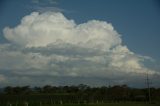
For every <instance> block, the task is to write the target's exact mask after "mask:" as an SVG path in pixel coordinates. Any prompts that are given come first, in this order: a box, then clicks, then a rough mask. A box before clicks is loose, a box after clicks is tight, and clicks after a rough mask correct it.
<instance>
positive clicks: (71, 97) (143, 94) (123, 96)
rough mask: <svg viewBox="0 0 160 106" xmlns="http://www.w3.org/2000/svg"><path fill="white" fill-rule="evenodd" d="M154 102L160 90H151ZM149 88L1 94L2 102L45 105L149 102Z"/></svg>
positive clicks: (83, 87) (53, 88)
mask: <svg viewBox="0 0 160 106" xmlns="http://www.w3.org/2000/svg"><path fill="white" fill-rule="evenodd" d="M150 92H151V100H152V102H158V101H160V88H150ZM148 98H149V97H148V88H131V87H128V86H127V85H114V86H102V87H90V86H88V85H84V84H80V85H77V86H51V85H46V86H43V87H29V86H21V87H20V86H17V87H12V86H7V87H5V88H4V89H3V91H2V92H1V93H0V102H8V101H10V102H15V101H30V102H36V101H37V102H39V101H41V102H45V103H61V102H62V101H63V102H64V103H82V102H83V103H84V102H86V103H98V102H127V101H136V102H137V101H138V102H147V101H148Z"/></svg>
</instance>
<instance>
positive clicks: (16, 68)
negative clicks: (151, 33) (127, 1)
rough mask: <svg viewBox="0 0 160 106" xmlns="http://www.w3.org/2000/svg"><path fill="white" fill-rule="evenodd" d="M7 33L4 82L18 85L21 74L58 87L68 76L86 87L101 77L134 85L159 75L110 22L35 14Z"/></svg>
mask: <svg viewBox="0 0 160 106" xmlns="http://www.w3.org/2000/svg"><path fill="white" fill-rule="evenodd" d="M3 33H4V37H5V38H6V40H7V41H8V43H6V44H1V45H0V58H1V59H0V70H7V71H8V73H10V74H5V72H4V71H3V72H2V71H1V74H2V75H1V74H0V80H1V81H3V83H4V82H5V80H6V83H8V84H9V83H14V82H13V79H16V78H17V76H19V78H21V79H23V80H21V81H22V82H20V83H26V84H33V85H34V84H36V83H37V82H38V81H40V78H43V79H45V83H44V82H43V81H42V82H41V81H40V82H39V83H44V84H47V81H48V83H50V82H52V83H53V84H54V82H55V83H56V84H57V80H58V81H59V79H63V78H73V79H74V80H72V81H71V80H69V81H70V83H73V82H74V83H83V82H84V81H83V82H82V81H80V79H81V80H82V79H83V78H86V83H88V84H92V85H94V84H97V83H100V80H99V79H105V78H106V79H114V81H115V82H116V81H117V82H120V81H123V82H128V81H129V78H130V79H132V80H133V79H134V78H135V80H136V77H139V76H143V75H145V74H146V73H149V74H150V75H155V74H159V73H158V72H157V71H154V70H152V69H149V68H147V67H146V66H145V65H144V64H143V62H144V61H146V60H150V59H151V58H150V57H147V56H141V55H138V54H135V53H134V52H132V51H130V50H129V49H128V47H127V46H126V45H124V44H122V38H121V35H120V34H119V33H118V32H117V31H116V30H115V29H114V27H113V26H112V24H111V23H107V22H105V21H99V20H89V21H88V22H85V23H81V24H76V22H75V21H74V20H72V19H68V18H66V17H65V16H64V15H63V14H62V13H60V12H44V13H39V12H33V13H31V14H30V15H27V16H25V17H23V18H22V20H21V23H20V24H19V25H17V26H16V27H14V28H10V27H5V28H4V30H3ZM11 75H12V77H13V78H12V77H11V78H8V77H9V76H11ZM24 77H25V78H24ZM36 77H37V81H35V83H34V80H35V78H36ZM57 77H59V78H57ZM52 78H54V80H53V81H52ZM56 78H57V79H56ZM87 78H88V79H89V80H88V81H87ZM75 79H77V80H75ZM91 79H92V80H91ZM93 79H94V80H93ZM1 81H0V82H1ZM92 81H93V82H94V83H93V82H92ZM96 81H97V82H96ZM102 82H103V81H102ZM103 84H104V83H103ZM42 85H43V84H42Z"/></svg>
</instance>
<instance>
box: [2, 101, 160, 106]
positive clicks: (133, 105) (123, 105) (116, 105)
mask: <svg viewBox="0 0 160 106" xmlns="http://www.w3.org/2000/svg"><path fill="white" fill-rule="evenodd" d="M4 106H160V103H158V104H157V103H156V104H155V103H152V104H148V103H133V102H131V103H103V104H52V105H49V104H39V105H37V104H36V105H33V104H28V105H24V104H21V105H20V104H19V105H15V104H12V105H4Z"/></svg>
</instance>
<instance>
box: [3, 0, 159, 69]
mask: <svg viewBox="0 0 160 106" xmlns="http://www.w3.org/2000/svg"><path fill="white" fill-rule="evenodd" d="M37 1H38V2H37ZM40 9H44V11H49V10H54V11H58V12H61V13H63V15H64V16H65V17H67V18H68V19H73V20H74V21H75V23H76V24H81V23H86V22H87V21H89V20H100V21H105V22H108V23H111V24H112V26H113V27H114V29H115V30H116V31H117V32H118V33H119V34H120V35H121V39H122V45H126V46H127V47H128V48H129V50H130V51H132V52H134V53H136V54H138V55H141V56H149V57H151V58H153V59H154V61H153V62H149V63H148V62H146V63H145V62H144V64H146V65H147V66H146V67H151V68H153V69H156V70H159V68H160V67H159V64H160V49H159V41H160V12H159V11H160V2H159V1H158V0H56V1H54V0H1V1H0V44H4V43H6V42H8V40H7V39H6V38H5V37H4V34H3V29H4V28H5V27H6V26H9V27H11V28H13V27H16V26H17V25H19V24H20V21H21V19H22V17H24V16H26V15H29V14H31V13H32V12H33V11H39V10H40ZM47 9H48V10H47Z"/></svg>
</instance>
